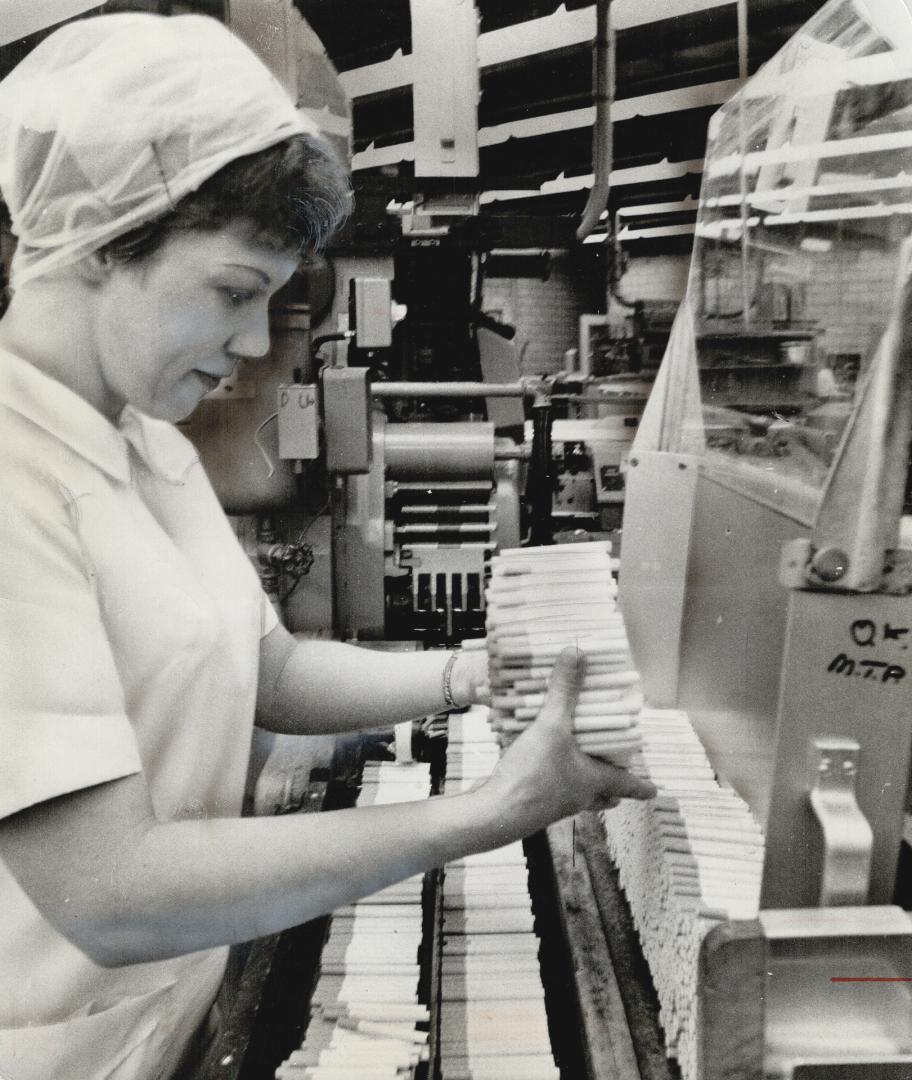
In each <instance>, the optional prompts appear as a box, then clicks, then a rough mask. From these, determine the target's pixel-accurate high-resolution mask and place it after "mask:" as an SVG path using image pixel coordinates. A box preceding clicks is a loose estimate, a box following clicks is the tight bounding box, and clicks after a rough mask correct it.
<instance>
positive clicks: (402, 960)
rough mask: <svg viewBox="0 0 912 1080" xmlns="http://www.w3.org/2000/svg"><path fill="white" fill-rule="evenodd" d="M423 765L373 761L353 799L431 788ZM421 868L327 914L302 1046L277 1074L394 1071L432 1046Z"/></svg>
mask: <svg viewBox="0 0 912 1080" xmlns="http://www.w3.org/2000/svg"><path fill="white" fill-rule="evenodd" d="M430 787H431V778H430V771H429V767H428V766H427V765H423V764H408V765H398V764H395V763H393V762H389V763H387V762H383V763H382V764H369V765H366V766H365V768H364V779H363V783H362V787H361V794H360V797H359V798H358V806H376V805H379V804H381V803H401V802H412V801H416V800H419V799H426V798H427V797H428V796H429V794H430ZM422 887H423V877H422V875H417V876H415V877H411V878H408V879H406V880H405V881H400V882H398V883H397V884H396V885H391V886H390V887H389V888H387V889H383V890H381V891H380V892H378V893H374V894H373V895H372V896H368V897H366V898H365V899H364V900H361V901H359V902H358V903H357V904H354V905H352V906H350V907H344V908H340V909H339V910H338V911H337V912H336V913H335V914H334V915H333V919H332V927H331V929H330V933H329V937H328V939H327V942H326V945H325V947H324V949H323V954H322V957H321V963H320V977H319V980H318V982H317V985H316V988H315V990H314V993H313V997H312V999H311V1017H310V1022H309V1024H308V1027H307V1034H306V1038H305V1040H304V1043H303V1045H302V1046H301V1048H300V1050H296V1051H294V1053H293V1054H292V1055H291V1056H290V1057H289V1058H288V1059H287V1061H285V1062H283V1063H282V1065H280V1066H279V1068H278V1069H277V1070H276V1074H275V1075H276V1080H351V1078H352V1077H355V1076H357V1077H358V1078H359V1080H399V1078H403V1077H407V1078H411V1077H414V1075H415V1071H416V1069H417V1067H418V1065H419V1063H420V1062H423V1061H426V1060H427V1055H428V1021H429V1010H428V1007H427V1005H426V1004H420V1003H419V1001H418V980H419V975H420V963H419V951H420V948H421V933H422Z"/></svg>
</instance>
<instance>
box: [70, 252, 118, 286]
mask: <svg viewBox="0 0 912 1080" xmlns="http://www.w3.org/2000/svg"><path fill="white" fill-rule="evenodd" d="M113 266H114V262H113V260H112V259H111V256H110V255H109V254H108V253H107V252H106V251H105V250H104V248H101V249H100V250H98V251H92V252H89V254H88V255H83V257H82V258H81V259H80V260H79V262H77V263H75V268H76V273H77V274H78V275H79V278H80V280H81V281H82V282H83V283H84V284H85V285H88V286H90V287H91V288H97V287H98V286H99V285H103V284H104V283H105V282H106V281H107V280H108V278H109V277H110V275H111V270H112V268H113Z"/></svg>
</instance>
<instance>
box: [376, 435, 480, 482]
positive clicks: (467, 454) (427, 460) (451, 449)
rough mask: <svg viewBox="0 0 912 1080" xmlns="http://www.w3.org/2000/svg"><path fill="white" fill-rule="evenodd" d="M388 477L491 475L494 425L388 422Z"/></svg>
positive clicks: (460, 477) (421, 478)
mask: <svg viewBox="0 0 912 1080" xmlns="http://www.w3.org/2000/svg"><path fill="white" fill-rule="evenodd" d="M384 453H385V458H386V470H387V476H388V477H389V478H390V479H391V480H447V479H453V478H457V479H460V480H467V479H473V480H474V479H485V480H488V479H490V478H491V477H492V476H493V475H494V425H493V424H488V423H460V424H388V425H387V427H386V445H385V450H384Z"/></svg>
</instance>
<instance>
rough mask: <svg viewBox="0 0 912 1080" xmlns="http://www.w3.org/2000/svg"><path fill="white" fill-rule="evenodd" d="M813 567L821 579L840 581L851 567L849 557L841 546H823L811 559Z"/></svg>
mask: <svg viewBox="0 0 912 1080" xmlns="http://www.w3.org/2000/svg"><path fill="white" fill-rule="evenodd" d="M811 569H812V570H813V571H814V573H815V574H816V575H817V577H819V578H820V580H821V581H839V579H840V578H842V577H845V575H846V571H847V570H848V569H849V557H848V555H846V553H845V552H844V551H842V550H841V549H840V548H836V547H826V548H821V549H820V551H818V552H816V553H815V554H814V557H813V558H812V559H811Z"/></svg>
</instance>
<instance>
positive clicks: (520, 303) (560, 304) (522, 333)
mask: <svg viewBox="0 0 912 1080" xmlns="http://www.w3.org/2000/svg"><path fill="white" fill-rule="evenodd" d="M585 285H586V283H585V282H584V281H582V280H581V278H580V272H579V270H578V269H577V268H576V267H575V266H574V265H572V264H571V261H570V259H569V257H568V256H567V255H565V254H564V253H562V252H554V253H553V254H552V261H551V274H550V276H549V278H548V280H547V281H534V280H530V279H528V278H491V279H490V280H488V281H486V282H485V287H484V308H485V311H487V312H488V313H490V314H492V315H495V316H496V317H498V318H501V319H503V321H504V322H507V323H510V324H511V325H513V326H515V327H516V338H515V342H516V347H517V349H518V350H519V352H520V357H521V368H522V373H523V374H524V375H545V374H550V373H551V372H554V371H559V370H561V368H562V367H563V362H564V353H565V352H566V350H567V349H575V348H577V347H578V345H579V317H580V315H582V314H583V313H584V312H586V311H591V310H592V308H591V306H590V304H589V300H588V299H587V298H586V297H587V289H586V287H585Z"/></svg>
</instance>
